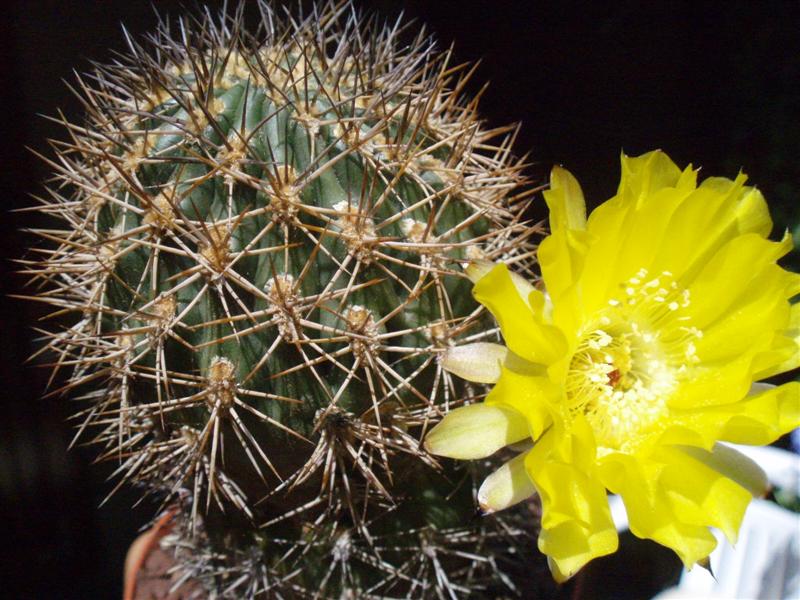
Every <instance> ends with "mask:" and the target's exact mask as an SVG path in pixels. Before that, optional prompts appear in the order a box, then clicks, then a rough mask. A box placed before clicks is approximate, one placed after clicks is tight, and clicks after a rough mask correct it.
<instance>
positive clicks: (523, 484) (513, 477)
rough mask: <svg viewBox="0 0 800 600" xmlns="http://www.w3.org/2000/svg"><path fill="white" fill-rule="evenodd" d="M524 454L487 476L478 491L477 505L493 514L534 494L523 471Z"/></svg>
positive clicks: (525, 472) (534, 490)
mask: <svg viewBox="0 0 800 600" xmlns="http://www.w3.org/2000/svg"><path fill="white" fill-rule="evenodd" d="M526 454H527V453H525V454H519V455H517V456H515V457H514V458H512V459H511V460H509V461H508V462H506V463H504V464H503V466H501V467H500V468H499V469H497V470H496V471H495V472H494V473H492V474H491V475H489V476H488V477H487V478H486V479H485V480H484V481H483V483H482V484H481V487H480V489H479V490H478V505H479V506H480V507H481V510H482V511H483V512H484V513H487V514H488V513H493V512H496V511H498V510H503V509H505V508H508V507H509V506H513V505H514V504H517V503H518V502H522V501H523V500H526V499H527V498H530V497H531V496H533V494H535V493H536V488H534V486H533V482H532V481H531V480H530V477H528V473H527V471H526V470H525V456H526Z"/></svg>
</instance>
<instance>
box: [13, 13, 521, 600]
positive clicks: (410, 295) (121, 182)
mask: <svg viewBox="0 0 800 600" xmlns="http://www.w3.org/2000/svg"><path fill="white" fill-rule="evenodd" d="M257 8H258V12H259V18H258V19H257V21H258V23H257V25H258V26H257V28H256V29H255V32H254V33H252V34H250V33H247V32H246V31H245V28H244V24H245V21H246V19H245V16H244V12H245V11H244V3H242V4H241V5H240V6H239V8H238V9H236V10H234V11H233V13H232V14H224V13H223V14H222V15H221V16H219V17H213V16H211V15H209V14H208V13H206V14H205V15H204V16H202V17H198V18H194V19H184V20H181V21H180V22H179V27H178V28H177V30H176V31H171V29H170V25H169V24H168V23H166V22H162V23H161V24H160V27H159V30H158V32H157V33H156V34H155V35H153V36H151V37H149V38H148V39H147V40H146V41H145V42H142V43H140V42H137V41H134V40H132V39H130V38H128V43H129V49H130V52H129V54H128V55H125V56H119V57H118V58H117V60H116V62H114V63H113V64H111V65H107V66H98V67H96V69H95V71H94V72H93V73H91V74H89V75H87V76H84V77H83V78H80V79H79V80H78V84H79V85H78V90H79V91H78V94H79V96H80V98H81V99H82V102H83V105H84V106H85V109H86V113H87V117H86V121H85V123H82V124H72V123H69V122H67V121H66V120H64V121H63V124H64V127H65V128H66V131H67V132H68V139H67V141H63V142H55V143H54V147H55V152H56V154H55V157H54V158H52V159H48V160H49V162H50V164H51V165H52V168H53V169H54V171H55V173H56V181H57V183H56V184H55V185H54V186H52V187H51V188H50V189H49V190H48V193H47V194H46V195H45V197H43V198H40V203H39V206H38V207H37V208H38V210H41V211H43V212H44V213H47V214H48V215H51V216H52V217H54V218H55V219H57V220H58V221H59V222H60V225H59V226H58V227H52V228H48V229H44V230H38V231H37V232H38V233H39V234H40V235H41V237H42V238H44V240H45V244H44V246H45V247H42V248H40V249H39V250H38V251H39V252H40V253H41V255H40V256H41V258H39V259H36V260H32V261H29V262H28V266H27V268H26V270H28V271H29V272H31V273H33V274H34V280H36V281H37V282H38V283H40V284H41V286H40V287H39V289H38V291H37V295H36V297H35V298H36V299H38V300H40V301H43V302H45V303H47V304H49V305H52V306H53V307H54V308H55V309H56V313H58V314H59V315H62V314H63V315H66V316H64V317H63V318H64V319H65V320H64V323H65V325H64V327H63V328H62V329H60V330H57V331H50V332H47V333H45V336H46V337H45V343H44V344H43V351H48V352H50V353H51V354H52V355H54V357H55V358H54V360H53V364H54V365H55V369H54V372H55V373H56V374H58V373H60V372H62V371H63V372H64V373H65V375H64V376H63V377H64V379H65V381H64V383H63V385H61V386H60V388H59V389H60V391H63V392H66V393H69V395H70V396H72V397H76V398H79V399H81V400H83V401H85V402H86V404H85V406H86V408H85V409H84V410H83V411H82V412H81V413H79V415H78V419H79V423H80V427H79V433H80V434H81V435H82V436H83V438H84V439H90V440H91V441H94V442H96V443H98V444H99V445H100V447H101V458H103V459H107V460H115V461H118V463H119V468H118V470H117V473H118V475H119V485H122V484H123V483H126V482H127V483H132V484H133V485H137V486H140V487H141V489H142V490H143V493H147V494H153V495H155V496H156V497H158V498H160V499H162V500H163V501H164V502H165V503H177V505H178V506H179V507H180V511H179V515H178V517H176V518H177V526H176V528H175V530H174V534H173V535H172V536H170V537H169V538H168V540H167V542H168V543H171V544H172V545H173V548H174V549H175V551H176V556H177V557H178V559H179V561H180V563H181V565H182V568H183V572H184V574H185V576H186V577H192V578H195V579H198V580H201V581H202V582H203V583H204V584H205V585H207V586H208V588H209V590H210V591H211V592H212V595H213V594H217V595H221V596H226V595H228V596H231V597H249V596H254V597H255V596H259V595H264V596H267V597H305V596H309V597H340V596H341V597H347V596H348V595H349V597H371V596H374V597H395V596H397V597H454V596H455V595H463V594H467V593H474V594H477V593H479V592H481V590H483V592H485V593H487V594H489V593H491V594H497V593H501V592H499V591H498V590H505V592H502V593H506V592H510V591H513V590H514V589H515V584H514V582H512V581H511V579H510V578H509V577H507V576H505V575H504V574H503V572H502V568H501V567H502V565H501V563H502V561H503V560H506V559H508V560H512V559H513V556H511V555H509V553H508V552H507V551H506V550H503V549H507V548H509V547H512V546H513V545H514V544H522V543H528V542H529V537H528V532H526V531H525V528H524V527H518V526H517V524H509V523H505V522H503V523H501V522H500V521H497V520H484V521H482V522H481V523H479V524H476V523H475V522H474V520H473V521H471V518H472V516H473V513H474V511H475V508H474V500H473V498H474V490H473V485H472V482H473V479H474V474H473V473H471V472H470V471H468V470H465V469H464V468H460V469H459V468H456V467H455V466H454V465H451V464H439V463H438V462H437V461H435V460H434V459H433V458H432V457H431V456H430V455H428V454H426V452H425V451H424V450H423V449H422V447H421V444H420V440H421V439H422V437H423V436H424V433H425V431H426V430H427V429H428V428H429V427H430V426H431V424H433V423H435V422H436V421H437V420H438V419H439V418H441V416H442V415H443V414H444V413H445V412H446V411H447V410H448V409H449V408H450V407H451V406H454V405H457V404H459V403H462V402H464V401H471V400H474V399H476V398H480V397H481V396H482V395H483V394H484V393H485V390H483V389H482V388H481V387H479V386H474V385H472V386H471V387H470V386H469V384H464V383H463V382H461V381H459V380H457V379H455V378H452V377H451V376H450V375H448V373H446V372H445V371H444V370H443V369H442V368H441V367H440V365H439V361H438V358H439V357H440V356H441V354H442V352H443V350H444V349H446V348H447V347H449V346H451V345H454V344H456V343H461V342H464V341H467V340H480V339H491V338H496V337H497V332H496V329H494V328H493V326H492V325H491V324H490V323H491V322H490V321H489V320H487V319H486V318H485V313H484V312H483V311H482V309H481V308H480V307H479V306H478V305H477V304H476V303H475V302H474V300H473V299H472V297H471V294H470V288H471V285H470V283H469V281H468V280H467V279H466V278H465V277H464V276H463V275H462V273H461V267H462V266H463V264H465V263H466V262H467V261H470V260H474V259H478V258H487V259H490V260H500V259H502V260H504V261H505V262H509V263H514V264H515V265H516V268H517V270H518V271H524V270H526V269H528V268H529V266H530V263H531V258H530V257H531V251H532V248H533V247H534V240H533V239H532V235H533V234H535V233H536V229H535V228H531V227H529V226H527V225H526V224H525V223H524V222H523V218H524V211H525V208H526V206H527V204H528V202H529V199H530V197H531V190H530V189H529V188H528V187H527V186H526V181H525V178H524V175H523V174H522V168H523V161H522V160H520V159H517V158H515V157H514V156H513V154H512V152H511V145H512V142H513V138H514V132H515V129H514V128H513V127H502V128H496V129H486V128H485V127H484V125H483V123H482V122H481V121H480V119H479V117H478V115H477V112H476V104H477V99H471V98H468V97H465V96H464V93H463V90H464V88H465V84H466V82H467V79H468V78H469V76H470V75H471V74H472V72H473V70H474V69H473V70H470V69H468V68H467V67H465V66H463V65H462V66H455V65H453V64H451V58H452V57H451V54H450V52H444V53H442V52H438V51H437V50H436V49H435V47H434V43H433V42H432V41H431V39H430V38H428V37H427V36H426V35H425V34H424V33H419V34H418V35H416V36H412V35H411V33H410V32H409V31H408V28H407V26H405V25H403V24H402V23H401V22H398V23H395V24H393V25H391V26H382V25H380V24H378V23H377V22H376V21H375V20H374V19H373V20H364V19H363V18H362V17H360V16H359V15H358V14H357V13H356V12H355V11H354V9H353V7H352V6H351V4H350V3H348V2H330V3H327V4H324V5H320V6H317V7H315V8H313V9H312V10H311V12H310V13H309V14H308V15H305V16H295V17H292V16H291V15H288V14H287V15H286V16H285V17H282V16H279V15H277V14H276V13H275V12H273V10H272V9H271V8H270V7H269V6H268V5H267V4H266V2H264V1H262V0H259V2H258V3H257ZM401 39H408V41H407V42H406V43H401V41H400V40H401ZM465 386H466V387H465ZM471 468H472V467H471ZM170 540H171V541H170ZM301 566H302V569H301V568H300V567H301Z"/></svg>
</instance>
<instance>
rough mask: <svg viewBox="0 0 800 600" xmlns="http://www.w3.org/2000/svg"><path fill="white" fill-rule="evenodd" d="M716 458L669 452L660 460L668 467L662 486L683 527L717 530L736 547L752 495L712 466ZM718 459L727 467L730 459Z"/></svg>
mask: <svg viewBox="0 0 800 600" xmlns="http://www.w3.org/2000/svg"><path fill="white" fill-rule="evenodd" d="M718 452H719V451H718ZM713 454H714V453H713V452H712V453H711V455H712V456H711V457H709V456H707V455H705V456H704V455H703V454H702V451H700V452H696V451H688V452H687V451H686V450H685V449H684V448H665V449H664V450H663V451H662V453H661V456H660V457H659V458H660V460H663V461H665V462H667V464H666V466H665V468H664V471H663V472H662V474H661V478H660V479H659V482H658V484H659V486H660V487H661V488H663V489H664V490H665V492H666V493H667V494H668V496H669V499H670V502H671V503H672V509H673V511H674V512H675V514H676V516H677V518H679V519H680V520H681V521H682V522H683V523H687V524H690V525H699V526H701V527H708V526H710V527H716V528H718V529H719V530H720V531H722V533H724V534H725V537H727V538H728V541H730V542H731V543H735V542H736V537H737V534H738V531H739V526H740V525H741V523H742V518H743V517H744V511H745V509H746V508H747V505H748V504H749V503H750V500H751V499H752V494H751V493H750V492H749V491H748V490H747V489H745V488H744V487H743V486H741V485H739V484H738V483H737V482H735V481H734V480H732V479H730V478H729V477H727V476H725V475H724V474H723V473H721V472H719V470H717V469H714V468H713V467H712V466H711V464H709V462H711V463H713ZM717 458H719V459H721V460H720V462H721V463H723V464H724V460H723V459H724V458H730V455H727V456H725V457H723V456H722V454H720V455H719V456H718V457H717ZM709 459H711V460H710V461H709ZM720 466H722V465H720Z"/></svg>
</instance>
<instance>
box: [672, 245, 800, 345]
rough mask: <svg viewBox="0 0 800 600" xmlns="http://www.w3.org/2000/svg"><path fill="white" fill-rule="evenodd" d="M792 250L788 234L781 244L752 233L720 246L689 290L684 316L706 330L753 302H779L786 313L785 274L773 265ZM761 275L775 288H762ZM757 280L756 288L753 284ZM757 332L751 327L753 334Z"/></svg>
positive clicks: (695, 325)
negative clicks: (768, 279)
mask: <svg viewBox="0 0 800 600" xmlns="http://www.w3.org/2000/svg"><path fill="white" fill-rule="evenodd" d="M791 249H792V240H791V238H790V237H789V236H788V235H787V236H785V237H784V238H783V240H782V241H781V242H770V241H769V240H765V239H764V238H762V237H761V236H759V235H757V234H755V233H750V234H746V235H741V236H738V237H735V238H733V239H732V240H731V241H730V242H728V243H727V244H725V245H724V246H722V247H721V248H720V249H719V250H718V251H717V252H716V254H714V256H713V257H711V258H710V260H709V261H708V262H707V263H706V264H705V265H704V266H703V268H702V270H701V271H700V273H699V275H698V276H697V278H696V279H695V281H694V282H693V283H692V284H691V285H690V286H689V288H688V290H689V305H688V306H687V309H688V310H687V314H689V315H690V316H691V317H692V325H693V326H694V327H697V328H699V329H705V328H707V327H708V326H709V324H711V323H713V322H714V321H715V320H716V319H719V318H725V317H728V316H729V315H726V313H734V315H733V316H735V311H736V310H737V309H739V307H741V306H743V305H744V306H746V305H748V304H750V303H752V302H754V301H760V302H761V303H763V304H765V305H769V304H772V303H775V302H782V303H783V304H784V305H785V306H786V309H787V310H788V306H789V303H788V297H787V296H785V294H784V293H783V292H784V286H786V283H787V282H786V280H785V279H784V278H783V276H782V274H783V273H785V271H783V270H782V269H780V268H779V267H777V266H776V264H775V263H776V261H777V260H778V259H779V258H780V257H782V256H783V255H785V254H786V253H788V252H789V251H790V250H791ZM770 267H771V268H770ZM764 275H768V276H770V280H774V284H775V287H773V286H769V287H765V286H764V282H763V281H761V280H763V278H764ZM756 280H759V285H753V283H754V281H756ZM785 324H786V323H785V322H783V323H779V324H777V325H778V326H779V327H781V326H785ZM758 329H759V327H754V331H758Z"/></svg>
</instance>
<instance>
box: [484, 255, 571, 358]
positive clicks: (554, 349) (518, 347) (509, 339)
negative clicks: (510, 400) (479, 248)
mask: <svg viewBox="0 0 800 600" xmlns="http://www.w3.org/2000/svg"><path fill="white" fill-rule="evenodd" d="M473 295H474V296H475V299H476V300H477V301H478V302H480V303H481V304H483V305H484V306H485V307H486V308H488V309H489V311H490V312H491V313H492V315H494V318H495V319H496V320H497V323H498V324H499V325H500V330H501V332H502V333H503V338H504V339H505V341H506V345H507V346H508V347H509V348H510V349H511V350H512V351H513V352H514V353H515V354H517V355H518V356H520V357H522V358H524V359H526V360H529V361H531V362H536V363H543V364H549V363H552V362H554V361H555V360H557V359H558V358H559V357H561V355H562V354H564V352H565V350H566V342H565V340H564V336H563V335H562V334H561V332H560V331H559V330H558V329H557V328H556V327H553V326H551V325H547V324H546V323H544V321H543V318H542V313H541V308H543V307H544V297H543V295H542V293H541V292H539V291H537V290H533V291H532V292H531V294H530V295H529V296H528V302H526V301H525V300H524V299H523V298H522V297H521V296H520V295H519V293H518V291H517V287H516V285H515V284H514V281H513V280H512V278H511V276H510V274H509V272H508V267H506V266H505V265H503V264H499V265H497V266H495V267H494V268H493V269H492V270H491V271H490V272H489V273H488V274H486V275H484V276H483V277H482V278H481V279H480V281H478V283H476V284H475V287H474V288H473ZM537 308H539V309H540V310H538V311H537V310H536V309H537Z"/></svg>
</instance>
